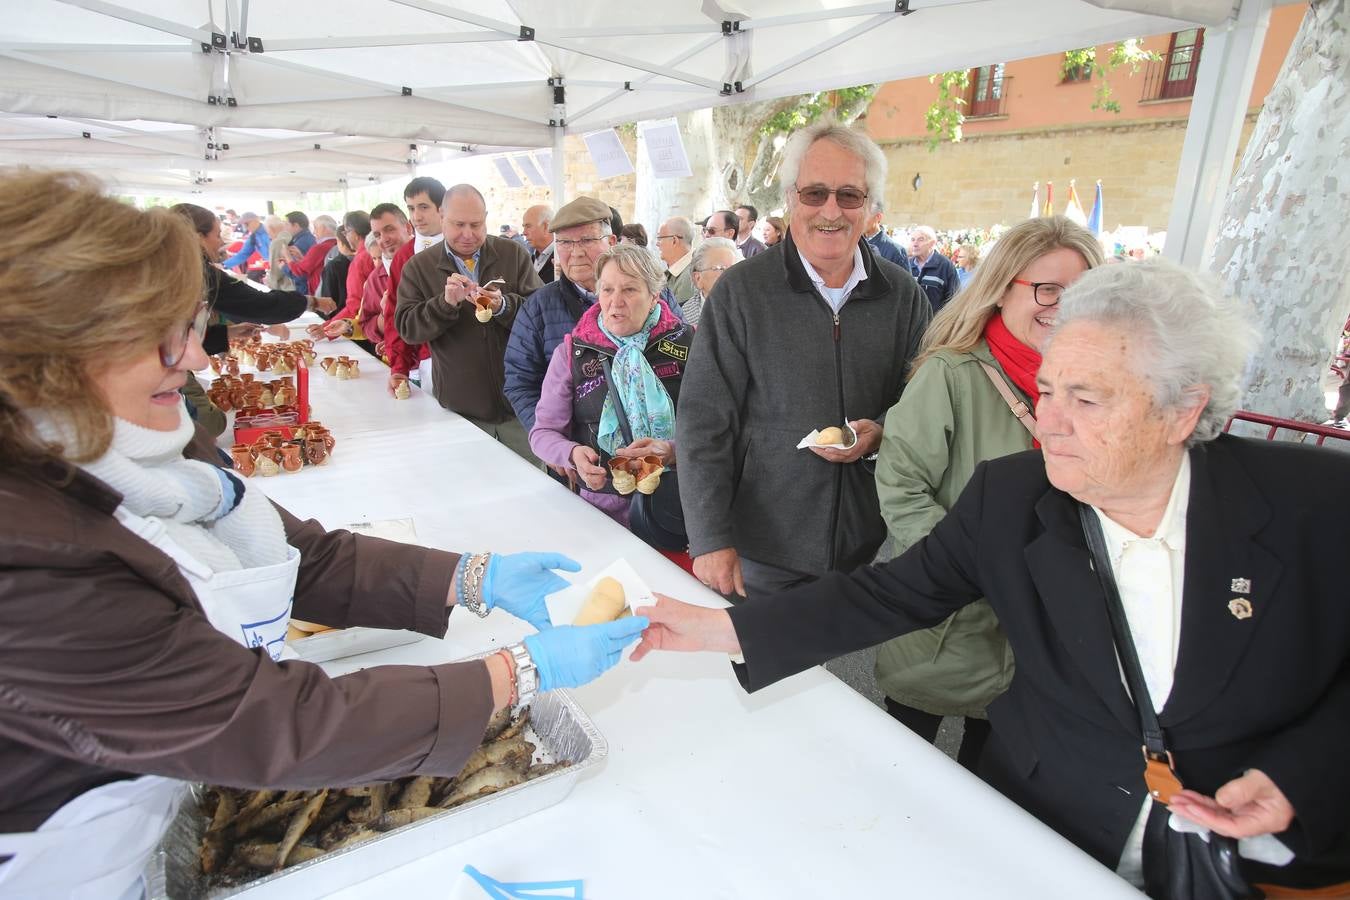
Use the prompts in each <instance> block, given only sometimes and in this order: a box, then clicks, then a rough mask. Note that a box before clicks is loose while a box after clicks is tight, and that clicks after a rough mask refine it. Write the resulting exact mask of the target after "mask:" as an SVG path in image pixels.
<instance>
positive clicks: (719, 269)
mask: <svg viewBox="0 0 1350 900" xmlns="http://www.w3.org/2000/svg"><path fill="white" fill-rule="evenodd" d="M730 268H731V266H707V267H706V268H702V269H695V270H694V271H695V272H725V271H726V270H727V269H730Z"/></svg>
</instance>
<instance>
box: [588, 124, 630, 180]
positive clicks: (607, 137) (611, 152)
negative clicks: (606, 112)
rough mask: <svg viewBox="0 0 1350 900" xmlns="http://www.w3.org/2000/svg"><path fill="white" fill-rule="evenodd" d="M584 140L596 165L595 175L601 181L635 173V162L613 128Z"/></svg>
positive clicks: (589, 135)
mask: <svg viewBox="0 0 1350 900" xmlns="http://www.w3.org/2000/svg"><path fill="white" fill-rule="evenodd" d="M582 140H584V141H585V142H586V150H587V151H589V152H590V154H591V161H592V162H593V163H595V174H596V176H597V177H598V178H600V179H601V180H604V179H606V178H613V177H614V176H616V175H631V174H632V173H633V161H632V160H631V159H629V158H628V151H627V150H625V149H623V143H622V142H621V141H620V140H619V133H618V132H617V131H615V130H614V129H613V128H606V129H605V130H604V131H592V132H591V133H590V134H587V135H583V136H582Z"/></svg>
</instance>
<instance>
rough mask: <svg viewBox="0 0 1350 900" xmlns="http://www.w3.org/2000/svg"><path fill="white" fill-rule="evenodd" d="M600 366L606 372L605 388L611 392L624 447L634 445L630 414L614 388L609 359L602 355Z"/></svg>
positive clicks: (610, 397) (617, 390)
mask: <svg viewBox="0 0 1350 900" xmlns="http://www.w3.org/2000/svg"><path fill="white" fill-rule="evenodd" d="M600 365H601V366H603V367H604V370H605V387H606V389H607V390H608V391H609V399H610V400H613V401H614V415H616V416H618V417H619V430H620V431H622V432H623V441H624V445H625V446H627V445H628V444H631V443H633V429H632V428H631V427H630V426H629V424H628V413H626V412H624V409H623V401H622V400H620V399H619V389H618V388H616V387H615V386H614V372H613V371H612V370H611V369H610V366H609V357H608V356H605V355H604V354H601V355H600Z"/></svg>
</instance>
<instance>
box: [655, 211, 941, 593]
mask: <svg viewBox="0 0 1350 900" xmlns="http://www.w3.org/2000/svg"><path fill="white" fill-rule="evenodd" d="M859 248H860V250H861V252H862V258H863V267H864V269H865V271H866V274H867V277H866V279H864V280H863V281H861V282H860V283H859V284H858V285H857V287H855V288H854V289H853V292H852V293H851V294H850V295H849V299H848V302H847V303H845V304H844V305H843V307H842V308H841V309H840V312H839V313H838V315H836V314H835V312H834V310H833V309H831V308H830V306H829V304H827V303H826V302H825V300H824V299H823V298H822V297H821V296H820V293H819V292H818V291H817V290H816V288H815V285H814V284H813V283H812V282H811V279H810V278H809V277H808V276H807V274H806V270H805V268H803V266H802V262H801V257H800V256H799V254H798V251H797V248H796V245H795V244H794V243H793V241H792V236H791V235H790V234H789V235H787V236H786V237H784V238H783V240H782V241H779V242H778V243H777V244H774V245H773V246H772V247H770V248H769V249H768V250H765V251H764V252H763V253H761V254H759V255H758V256H755V257H754V258H752V259H747V260H746V261H745V262H740V263H737V264H736V265H734V266H732V267H731V268H730V269H728V270H727V271H726V273H725V274H723V276H722V277H721V278H720V279H718V281H717V285H716V286H715V287H714V288H713V291H712V296H711V297H709V298H708V302H707V304H706V305H705V306H704V308H703V317H702V319H701V320H700V321H699V327H698V333H697V336H696V338H695V339H694V346H693V348H692V349H691V350H690V352H689V365H688V368H687V369H686V371H685V376H684V383H683V386H682V387H681V390H680V404H679V410H678V414H677V415H676V417H675V432H676V437H677V440H678V443H679V448H680V449H679V454H680V500H681V503H682V505H683V507H684V515H685V523H686V525H687V526H688V528H689V541H690V550H691V552H692V553H693V554H694V555H695V556H699V555H701V554H704V553H709V552H711V551H713V550H719V549H722V548H724V547H734V548H735V549H736V551H737V552H738V553H739V554H740V555H741V556H744V557H746V558H748V559H752V560H755V561H757V562H762V563H768V564H769V565H774V566H780V567H783V568H786V569H791V570H793V571H796V572H803V573H806V574H810V575H816V574H820V573H821V572H826V571H829V570H831V569H851V568H853V567H854V566H857V565H860V564H862V563H865V562H869V561H871V559H872V558H873V557H874V556H875V555H876V551H877V548H878V547H880V546H881V542H882V541H883V540H884V539H885V537H886V526H885V524H884V523H883V522H882V520H881V512H880V509H879V506H878V503H877V488H876V479H875V478H874V477H873V469H872V466H871V464H869V463H864V462H862V461H859V462H855V463H850V464H846V465H840V464H837V463H831V462H826V461H825V460H824V459H821V458H820V457H819V456H816V455H815V454H814V453H812V452H811V451H810V450H798V449H797V442H798V441H799V440H801V438H802V437H803V436H804V435H805V434H806V433H807V432H809V431H810V430H811V429H813V428H825V427H827V426H830V425H836V426H841V425H843V423H844V421H845V420H846V419H872V420H873V421H876V422H881V421H882V420H883V419H884V418H885V417H886V411H887V410H888V409H890V408H891V407H892V406H893V405H895V401H896V399H897V398H899V396H900V391H901V389H902V388H903V387H904V382H905V372H906V371H907V370H908V369H909V362H910V360H911V359H913V358H914V355H915V353H916V352H917V351H918V348H919V339H920V338H921V337H922V336H923V332H924V330H925V329H926V328H927V327H928V320H929V315H930V313H929V306H928V303H927V302H926V300H925V298H924V295H923V293H922V292H921V291H920V290H919V287H918V285H917V284H915V283H914V279H913V278H911V277H910V276H909V275H908V274H906V273H905V272H904V271H903V270H902V269H900V268H899V267H898V266H896V265H895V264H894V263H890V262H887V261H886V260H884V259H881V258H880V257H878V256H877V255H876V254H875V253H873V252H872V248H871V245H869V244H868V243H867V242H866V241H862V242H860V244H859Z"/></svg>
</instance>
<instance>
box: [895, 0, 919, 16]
mask: <svg viewBox="0 0 1350 900" xmlns="http://www.w3.org/2000/svg"><path fill="white" fill-rule="evenodd" d="M895 11H896V12H898V13H899V14H900V15H902V16H908V15H912V14H913V13H914V12H915V11H914V10H912V9H910V8H909V0H895Z"/></svg>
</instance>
